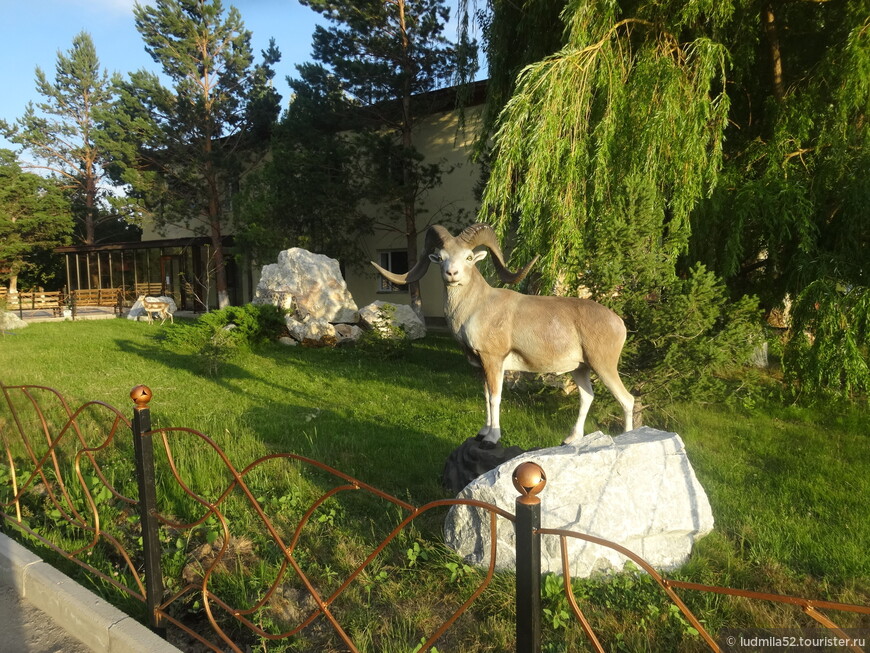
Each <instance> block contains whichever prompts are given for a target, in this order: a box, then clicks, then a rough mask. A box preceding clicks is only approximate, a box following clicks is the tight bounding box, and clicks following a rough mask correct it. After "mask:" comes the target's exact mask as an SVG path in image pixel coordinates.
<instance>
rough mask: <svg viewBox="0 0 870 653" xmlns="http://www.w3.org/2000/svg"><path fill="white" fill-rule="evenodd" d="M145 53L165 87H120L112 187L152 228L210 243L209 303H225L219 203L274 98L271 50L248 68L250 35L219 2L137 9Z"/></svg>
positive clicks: (261, 132)
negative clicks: (127, 194) (213, 299)
mask: <svg viewBox="0 0 870 653" xmlns="http://www.w3.org/2000/svg"><path fill="white" fill-rule="evenodd" d="M134 13H135V16H136V28H137V29H138V30H139V33H140V34H141V35H142V38H143V40H144V42H145V50H146V51H147V52H148V53H149V54H150V55H151V57H152V58H153V59H154V61H155V62H156V63H158V64H159V65H160V66H161V69H162V71H163V74H164V75H166V77H168V78H169V80H170V82H171V83H172V88H165V87H164V86H163V85H162V84H161V82H160V80H159V78H158V77H157V75H155V74H153V73H149V72H147V71H144V70H141V71H138V72H136V73H133V74H131V75H130V79H129V81H128V82H126V83H123V84H122V85H121V87H120V100H119V103H118V105H117V107H116V109H117V111H116V112H115V115H114V116H113V124H112V125H111V126H110V127H111V130H112V133H113V135H114V137H116V138H117V139H118V140H121V139H122V137H123V135H126V136H127V138H126V140H125V142H124V143H123V144H122V145H120V146H119V147H118V148H117V149H116V159H115V166H114V168H113V171H114V174H115V175H116V178H117V179H119V180H121V181H122V182H124V183H126V184H128V185H129V186H130V188H131V194H133V195H135V196H137V197H139V198H140V199H141V200H142V206H143V207H144V209H145V210H147V211H148V212H149V216H150V217H151V219H152V220H154V222H155V223H156V224H157V225H158V227H161V226H166V225H172V224H174V225H181V226H184V227H186V228H189V229H192V230H193V231H195V232H197V233H202V234H204V235H207V236H209V237H210V239H211V244H212V247H213V251H214V259H213V264H214V274H215V284H216V288H217V293H218V303H219V304H220V305H221V306H226V305H227V304H228V302H229V297H228V294H227V279H226V267H225V254H224V244H223V236H224V231H225V223H226V220H227V216H228V215H229V211H228V210H227V207H226V202H227V200H228V199H229V195H231V194H232V192H233V188H234V186H235V184H236V182H237V180H238V176H239V174H240V171H241V168H242V164H243V163H244V164H245V165H250V164H251V162H252V160H255V158H256V156H257V152H258V150H262V149H263V147H264V145H265V144H266V143H267V142H268V141H267V140H266V136H268V134H269V132H270V128H271V124H272V123H273V122H274V120H275V119H276V117H277V113H278V101H279V97H278V95H277V93H276V92H275V91H274V89H273V88H272V86H271V80H272V77H273V75H274V72H273V70H272V65H273V64H274V63H276V62H277V61H278V60H279V58H280V53H279V52H278V50H277V48H275V46H274V42H273V43H271V44H270V47H269V48H268V49H267V50H266V51H264V52H263V53H262V54H263V62H262V63H261V64H258V65H255V64H254V56H253V53H252V50H251V33H250V31H248V30H246V29H245V27H244V23H243V22H242V18H241V15H240V14H239V12H238V10H237V9H236V8H235V7H230V8H229V10H228V11H225V10H224V7H223V4H222V2H221V1H220V0H157V2H155V3H154V4H148V5H137V6H136V9H135V12H134Z"/></svg>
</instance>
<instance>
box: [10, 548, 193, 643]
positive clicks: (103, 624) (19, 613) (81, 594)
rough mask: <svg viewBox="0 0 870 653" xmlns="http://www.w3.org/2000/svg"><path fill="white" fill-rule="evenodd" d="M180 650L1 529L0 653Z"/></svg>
mask: <svg viewBox="0 0 870 653" xmlns="http://www.w3.org/2000/svg"><path fill="white" fill-rule="evenodd" d="M91 651H93V652H94V653H179V651H178V649H177V648H175V647H174V646H172V645H170V644H169V643H168V642H166V641H165V640H162V639H160V638H159V637H158V636H157V635H155V634H154V633H152V632H151V631H150V630H148V629H147V628H146V627H145V626H143V625H142V624H140V623H139V622H137V621H136V620H135V619H133V618H131V617H129V616H128V615H126V614H124V613H123V612H121V611H120V610H119V609H118V608H116V607H114V606H113V605H110V604H109V603H107V602H106V601H105V600H103V599H101V598H99V597H98V596H97V595H95V594H94V593H93V592H91V591H90V590H88V589H86V588H84V587H82V586H81V585H79V584H78V583H76V582H75V581H74V580H72V579H71V578H69V577H68V576H66V575H64V574H62V573H61V572H59V571H58V570H57V569H55V568H54V567H52V566H51V565H49V564H47V563H45V562H43V561H42V559H41V558H40V557H39V556H37V555H36V554H34V553H32V552H31V551H28V550H27V549H25V548H24V547H23V546H21V545H20V544H19V543H18V542H15V541H14V540H12V539H11V538H9V537H8V536H7V535H4V534H3V533H0V653H90V652H91Z"/></svg>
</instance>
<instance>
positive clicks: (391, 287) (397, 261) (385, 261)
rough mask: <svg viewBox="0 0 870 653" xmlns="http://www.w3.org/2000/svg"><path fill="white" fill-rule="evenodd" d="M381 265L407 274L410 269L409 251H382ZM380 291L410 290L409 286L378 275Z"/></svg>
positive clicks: (397, 272) (392, 270) (398, 272)
mask: <svg viewBox="0 0 870 653" xmlns="http://www.w3.org/2000/svg"><path fill="white" fill-rule="evenodd" d="M379 257H380V261H379V263H380V266H381V267H382V268H384V269H385V270H389V271H390V272H395V273H396V274H405V273H406V272H407V271H408V252H407V250H404V249H396V250H391V251H389V252H381V253H380V254H379ZM378 292H408V287H407V286H397V285H395V284H392V283H390V282H389V281H387V280H386V279H384V278H383V277H382V276H380V275H378Z"/></svg>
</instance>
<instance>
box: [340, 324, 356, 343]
mask: <svg viewBox="0 0 870 653" xmlns="http://www.w3.org/2000/svg"><path fill="white" fill-rule="evenodd" d="M362 333H363V330H362V329H360V328H359V327H358V326H357V325H355V324H336V325H335V335H336V337H337V338H338V342H340V343H341V342H356V341H357V340H359V337H360V336H361V335H362Z"/></svg>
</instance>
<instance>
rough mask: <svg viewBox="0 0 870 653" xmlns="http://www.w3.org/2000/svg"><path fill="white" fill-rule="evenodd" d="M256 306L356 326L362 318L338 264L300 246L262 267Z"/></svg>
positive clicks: (255, 301) (281, 253)
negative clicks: (261, 305)
mask: <svg viewBox="0 0 870 653" xmlns="http://www.w3.org/2000/svg"><path fill="white" fill-rule="evenodd" d="M253 303H255V304H258V303H259V304H265V303H271V304H276V305H278V306H281V307H282V308H286V309H288V310H297V309H298V310H301V311H304V312H305V313H306V314H308V315H311V316H312V317H314V318H322V319H324V320H326V321H327V322H332V323H348V324H353V323H355V322H357V320H358V318H359V316H358V314H357V306H356V302H354V300H353V297H352V296H351V294H350V291H348V289H347V284H346V283H345V282H344V279H343V278H342V276H341V270H340V269H339V266H338V261H336V260H335V259H331V258H329V257H328V256H323V255H322V254H314V253H312V252H309V251H308V250H305V249H302V248H299V247H293V248H291V249H287V250H284V251H283V252H280V253H279V254H278V262H277V263H272V264H270V265H266V266H264V267H263V270H262V272H261V273H260V282H259V283H258V284H257V290H256V293H255V297H254V301H253Z"/></svg>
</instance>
